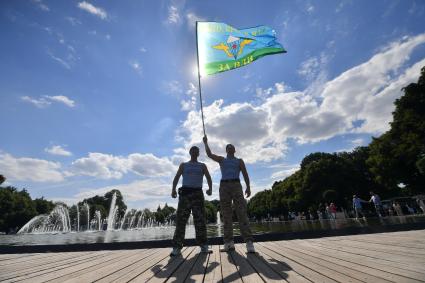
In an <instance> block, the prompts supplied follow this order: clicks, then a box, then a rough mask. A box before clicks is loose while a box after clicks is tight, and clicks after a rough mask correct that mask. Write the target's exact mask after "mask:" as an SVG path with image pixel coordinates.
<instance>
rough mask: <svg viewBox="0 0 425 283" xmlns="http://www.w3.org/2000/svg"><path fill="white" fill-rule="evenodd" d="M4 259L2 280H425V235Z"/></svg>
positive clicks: (0, 257)
mask: <svg viewBox="0 0 425 283" xmlns="http://www.w3.org/2000/svg"><path fill="white" fill-rule="evenodd" d="M219 248H220V247H219V246H213V251H214V252H213V253H212V254H207V255H206V254H200V253H199V248H198V247H186V248H185V249H184V250H183V253H182V257H176V258H170V257H169V256H168V254H169V252H170V249H169V248H159V249H140V250H119V251H96V252H68V253H38V254H3V255H0V281H1V282H31V283H34V282H165V281H167V282H344V283H345V282H373V283H380V282H397V283H398V282H425V230H418V231H408V232H393V233H380V234H367V235H355V236H341V237H329V238H320V239H311V240H291V241H276V242H262V243H256V248H257V251H258V253H257V254H248V255H247V254H246V253H245V251H246V250H245V246H244V245H236V251H235V252H231V253H220V252H219Z"/></svg>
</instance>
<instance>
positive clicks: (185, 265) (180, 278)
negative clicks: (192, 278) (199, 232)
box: [152, 247, 208, 283]
mask: <svg viewBox="0 0 425 283" xmlns="http://www.w3.org/2000/svg"><path fill="white" fill-rule="evenodd" d="M199 252H200V249H199V247H195V248H194V250H193V252H192V253H191V254H190V255H189V256H188V257H187V258H186V259H185V260H183V262H182V264H181V265H179V266H178V268H177V269H176V270H175V271H174V272H173V273H172V274H171V275H170V276H169V277H168V278H167V281H170V282H178V283H181V282H185V280H186V278H187V277H188V276H189V274H190V273H191V271H192V270H193V268H194V267H195V266H196V264H197V262H198V260H199V261H200V265H201V268H202V265H203V264H204V262H205V261H206V260H207V258H208V255H207V254H200V253H199ZM205 264H206V263H205ZM204 272H205V268H203V269H202V276H201V282H202V279H203V277H204ZM152 282H160V281H155V280H152Z"/></svg>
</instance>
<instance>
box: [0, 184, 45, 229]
mask: <svg viewBox="0 0 425 283" xmlns="http://www.w3.org/2000/svg"><path fill="white" fill-rule="evenodd" d="M35 215H37V211H36V208H35V204H34V202H33V201H32V199H31V197H30V195H29V194H28V192H27V191H26V190H25V189H24V190H22V191H18V190H17V189H16V188H14V187H10V186H8V187H5V188H3V187H2V188H0V231H2V232H5V233H9V232H16V231H17V230H18V229H19V228H21V227H22V226H23V225H24V224H25V223H27V222H28V221H29V220H30V219H31V218H33V217H34V216H35Z"/></svg>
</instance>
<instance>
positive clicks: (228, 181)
mask: <svg viewBox="0 0 425 283" xmlns="http://www.w3.org/2000/svg"><path fill="white" fill-rule="evenodd" d="M203 141H204V144H205V151H206V152H207V155H208V157H209V158H211V159H212V160H214V161H216V162H218V163H219V164H220V170H221V181H220V207H221V213H222V215H223V220H224V237H223V238H224V247H223V249H221V251H223V252H228V251H232V250H234V249H235V244H234V242H233V219H232V216H233V211H232V201H233V204H234V205H235V210H236V215H237V216H238V221H239V228H240V230H241V234H242V237H243V238H244V240H245V242H246V249H247V252H248V253H255V248H254V244H253V242H252V241H253V238H252V232H251V228H250V227H249V220H248V214H247V205H246V201H245V199H244V196H243V192H242V185H241V182H240V179H239V174H240V172H241V171H242V175H243V177H244V180H245V185H246V190H245V195H246V197H249V196H250V195H251V188H250V184H249V176H248V172H247V171H246V167H245V163H244V162H243V160H242V159H241V158H236V157H235V151H236V150H235V147H234V146H233V145H232V144H228V145H226V153H227V156H226V157H223V156H218V155H215V154H213V153H212V152H211V149H210V147H209V146H208V139H207V136H204V138H203Z"/></svg>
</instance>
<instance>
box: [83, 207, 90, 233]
mask: <svg viewBox="0 0 425 283" xmlns="http://www.w3.org/2000/svg"><path fill="white" fill-rule="evenodd" d="M84 206H85V207H86V210H87V231H90V206H89V204H88V203H87V202H85V203H84Z"/></svg>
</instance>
